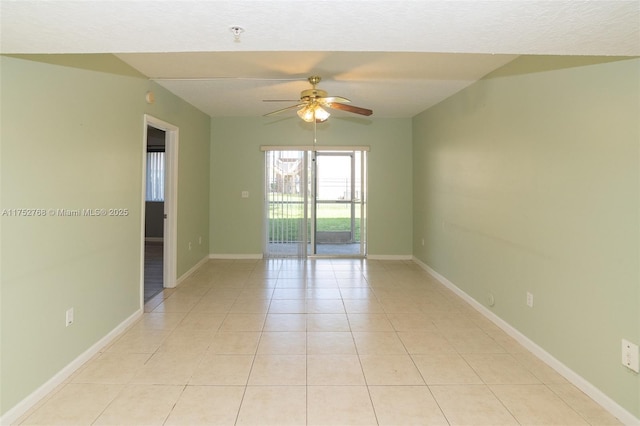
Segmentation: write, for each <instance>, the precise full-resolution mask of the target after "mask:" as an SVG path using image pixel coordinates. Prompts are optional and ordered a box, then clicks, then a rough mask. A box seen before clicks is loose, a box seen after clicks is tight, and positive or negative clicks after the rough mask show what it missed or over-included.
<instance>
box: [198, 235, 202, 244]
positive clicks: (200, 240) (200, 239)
mask: <svg viewBox="0 0 640 426" xmlns="http://www.w3.org/2000/svg"><path fill="white" fill-rule="evenodd" d="M198 244H200V245H202V235H200V236H199V237H198Z"/></svg>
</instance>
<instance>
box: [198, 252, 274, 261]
mask: <svg viewBox="0 0 640 426" xmlns="http://www.w3.org/2000/svg"><path fill="white" fill-rule="evenodd" d="M263 257H264V255H263V254H262V253H254V254H221V253H211V254H209V259H223V260H246V259H262V258H263Z"/></svg>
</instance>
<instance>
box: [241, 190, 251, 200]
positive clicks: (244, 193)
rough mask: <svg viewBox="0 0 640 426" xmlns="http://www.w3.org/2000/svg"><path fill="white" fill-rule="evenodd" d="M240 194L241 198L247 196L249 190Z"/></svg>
mask: <svg viewBox="0 0 640 426" xmlns="http://www.w3.org/2000/svg"><path fill="white" fill-rule="evenodd" d="M240 195H241V196H242V198H249V191H242V193H241V194H240Z"/></svg>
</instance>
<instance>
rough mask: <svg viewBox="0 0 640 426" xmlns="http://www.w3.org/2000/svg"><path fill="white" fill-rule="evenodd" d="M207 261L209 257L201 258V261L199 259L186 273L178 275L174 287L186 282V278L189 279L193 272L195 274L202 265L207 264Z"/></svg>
mask: <svg viewBox="0 0 640 426" xmlns="http://www.w3.org/2000/svg"><path fill="white" fill-rule="evenodd" d="M208 260H209V256H206V255H205V257H203V258H202V259H200V260H199V261H198V263H196V264H195V265H193V266H192V267H191V268H189V270H188V271H187V272H185V273H184V274H182V275H180V277H178V279H177V280H176V285H175V286H176V287H177V286H178V285H179V284H180V283H181V282H182V281H184V280H186V279H187V278H189V277H190V276H191V275H192V274H193V273H194V272H196V271H197V270H198V269H199V268H200V267H201V266H202V265H204V264H205V263H207V261H208Z"/></svg>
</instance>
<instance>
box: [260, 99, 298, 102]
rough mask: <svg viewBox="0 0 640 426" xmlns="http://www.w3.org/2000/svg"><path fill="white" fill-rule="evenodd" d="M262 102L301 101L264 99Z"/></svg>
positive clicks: (296, 100) (295, 100) (293, 100)
mask: <svg viewBox="0 0 640 426" xmlns="http://www.w3.org/2000/svg"><path fill="white" fill-rule="evenodd" d="M262 102H300V99H263V100H262Z"/></svg>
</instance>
